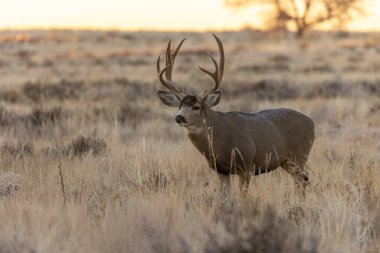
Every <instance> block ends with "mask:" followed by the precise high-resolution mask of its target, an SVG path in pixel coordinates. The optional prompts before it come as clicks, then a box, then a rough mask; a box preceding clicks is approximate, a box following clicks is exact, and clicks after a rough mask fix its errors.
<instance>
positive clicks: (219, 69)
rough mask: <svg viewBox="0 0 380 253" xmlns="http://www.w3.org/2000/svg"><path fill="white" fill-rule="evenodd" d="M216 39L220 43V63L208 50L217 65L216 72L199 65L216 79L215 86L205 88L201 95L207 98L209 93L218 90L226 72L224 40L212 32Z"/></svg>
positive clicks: (215, 65)
mask: <svg viewBox="0 0 380 253" xmlns="http://www.w3.org/2000/svg"><path fill="white" fill-rule="evenodd" d="M212 35H213V36H214V38H215V40H216V43H217V44H218V48H219V55H220V57H219V65H218V63H217V62H216V60H215V59H214V57H213V56H212V55H211V53H209V52H207V53H208V55H209V56H210V58H211V60H212V62H213V63H214V67H215V72H214V73H212V72H210V71H208V70H206V69H204V68H202V67H199V68H200V69H201V70H202V71H203V72H205V73H206V74H208V75H209V76H211V77H212V79H213V80H214V82H215V84H214V86H213V87H212V88H211V89H209V90H205V91H204V92H203V93H202V94H201V95H200V96H201V97H202V98H203V99H205V98H206V97H207V95H208V94H210V93H212V92H214V91H216V90H217V89H218V88H219V85H220V83H221V82H222V78H223V72H224V49H223V44H222V42H221V41H220V39H219V38H218V37H217V36H216V35H215V34H212Z"/></svg>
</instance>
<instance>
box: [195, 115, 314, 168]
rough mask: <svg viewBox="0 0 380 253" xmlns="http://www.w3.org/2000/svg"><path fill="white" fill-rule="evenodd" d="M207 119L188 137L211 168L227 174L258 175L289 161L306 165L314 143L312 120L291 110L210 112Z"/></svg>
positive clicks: (206, 116)
mask: <svg viewBox="0 0 380 253" xmlns="http://www.w3.org/2000/svg"><path fill="white" fill-rule="evenodd" d="M204 119H205V122H204V126H202V127H201V128H200V129H198V130H197V131H194V130H190V131H188V137H189V139H190V140H191V142H192V143H193V144H194V146H195V147H196V148H197V149H198V150H199V152H200V153H202V154H203V155H204V156H205V158H206V159H207V161H208V162H209V165H210V166H211V167H216V168H215V169H216V170H217V172H218V173H221V174H224V175H229V174H240V173H245V172H249V173H250V174H254V175H259V174H261V173H265V172H269V171H272V170H274V169H276V168H278V167H279V166H280V165H281V164H283V163H285V162H286V161H288V160H289V161H293V162H295V161H297V163H298V164H299V165H302V166H303V165H304V164H305V163H306V160H307V157H308V154H309V152H310V149H311V146H312V144H313V140H314V123H313V121H312V120H311V119H310V118H309V117H307V116H305V115H303V114H301V113H299V112H297V111H294V110H291V109H285V108H281V109H270V110H264V111H261V112H255V113H244V112H226V113H223V112H217V111H213V110H212V109H209V110H207V111H206V113H205V117H204ZM210 137H211V138H210ZM210 141H211V143H212V145H209V144H210ZM214 159H215V161H214ZM231 163H232V164H231ZM213 165H214V166H213Z"/></svg>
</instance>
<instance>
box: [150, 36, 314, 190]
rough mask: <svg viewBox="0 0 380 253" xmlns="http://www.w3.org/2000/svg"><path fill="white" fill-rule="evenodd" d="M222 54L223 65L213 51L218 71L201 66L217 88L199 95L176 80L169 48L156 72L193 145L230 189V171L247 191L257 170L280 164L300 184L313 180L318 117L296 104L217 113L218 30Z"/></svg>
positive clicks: (164, 98)
mask: <svg viewBox="0 0 380 253" xmlns="http://www.w3.org/2000/svg"><path fill="white" fill-rule="evenodd" d="M214 37H215V39H216V41H217V43H218V47H219V53H220V62H219V64H218V63H217V62H216V60H215V59H214V58H213V57H212V55H211V54H210V57H211V59H212V61H213V63H214V66H215V72H213V73H212V72H210V71H208V70H205V69H203V68H200V69H201V70H202V71H203V72H205V73H206V74H208V75H209V76H210V77H212V79H213V80H214V82H215V85H214V87H213V88H212V89H209V90H205V91H204V92H203V93H201V94H200V95H186V94H185V93H184V92H182V91H181V90H180V89H179V88H178V87H177V86H176V85H175V84H174V83H173V82H172V80H171V78H172V77H171V75H172V71H173V66H174V59H175V57H176V55H177V53H178V51H179V49H180V47H181V45H182V43H183V41H184V40H182V41H181V43H180V44H179V46H178V47H177V49H176V50H175V52H174V53H173V54H172V53H171V52H170V42H169V44H168V48H167V51H166V67H165V68H164V69H163V70H160V57H159V58H158V61H157V72H158V76H159V79H160V81H161V83H162V84H163V85H164V86H165V87H167V88H168V89H169V90H170V92H167V91H163V90H160V91H158V92H157V94H158V96H159V98H160V99H161V101H162V102H163V103H164V104H166V105H168V106H171V107H178V108H179V112H178V113H177V115H176V117H175V121H176V122H177V123H178V125H180V126H183V127H185V128H186V130H187V132H188V137H189V139H190V140H191V142H192V143H193V144H194V146H195V147H196V148H197V149H198V150H199V151H200V153H201V154H203V155H204V156H205V158H206V159H207V161H208V163H209V166H210V167H211V168H213V169H214V170H216V171H217V172H218V173H219V175H220V176H219V177H220V179H221V180H222V184H221V185H222V188H225V187H224V185H227V187H226V188H228V184H229V180H228V176H229V175H230V174H238V175H239V177H240V189H241V191H242V192H243V194H244V195H245V193H246V191H247V189H248V185H249V181H250V178H251V176H252V175H259V174H261V173H265V172H269V171H272V170H274V169H276V168H278V167H279V166H281V167H282V168H283V169H284V170H285V171H287V172H288V173H289V174H290V175H291V176H292V177H293V179H294V181H295V183H296V185H297V186H302V188H304V187H305V186H306V185H307V184H308V180H309V179H308V173H307V172H306V171H305V169H304V167H305V163H306V161H307V158H308V155H309V153H310V150H311V147H312V145H313V141H314V122H313V121H312V120H311V119H310V118H309V117H307V116H305V115H303V114H302V113H300V112H297V111H294V110H292V109H286V108H280V109H269V110H264V111H260V112H254V113H246V112H225V113H224V112H218V111H214V110H213V109H212V107H213V106H215V105H217V104H218V103H219V101H220V97H221V93H220V91H218V88H219V85H220V83H221V81H222V77H223V71H224V50H223V45H222V42H221V41H220V39H219V38H218V37H216V36H215V35H214ZM164 74H165V77H166V79H165V78H164V77H163V75H164Z"/></svg>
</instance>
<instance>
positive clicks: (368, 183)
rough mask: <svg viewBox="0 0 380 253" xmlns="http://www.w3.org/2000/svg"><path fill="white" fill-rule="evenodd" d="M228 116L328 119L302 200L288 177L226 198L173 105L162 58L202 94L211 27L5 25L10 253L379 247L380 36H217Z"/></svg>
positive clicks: (256, 183) (2, 144)
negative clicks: (173, 56)
mask: <svg viewBox="0 0 380 253" xmlns="http://www.w3.org/2000/svg"><path fill="white" fill-rule="evenodd" d="M217 35H218V36H219V37H220V38H221V40H222V41H223V43H224V46H225V53H226V63H225V72H224V78H223V82H222V84H221V87H220V88H221V91H222V99H221V102H220V104H219V105H218V106H217V107H216V108H215V109H216V110H221V111H232V110H235V111H236V110H241V111H258V110H262V109H267V108H276V107H289V108H292V109H296V110H298V111H301V112H302V113H304V114H306V115H308V116H310V117H311V118H312V119H313V120H314V121H315V123H316V139H315V143H314V146H313V148H312V151H311V154H310V157H309V161H308V166H309V173H310V180H311V184H310V186H309V187H308V189H307V191H306V198H305V199H304V198H302V197H300V196H299V195H297V194H296V193H295V191H294V185H293V181H292V179H291V177H290V176H289V175H288V174H286V172H284V171H282V170H281V169H279V170H276V171H274V172H272V173H268V174H264V175H260V176H257V177H254V178H253V179H252V181H251V185H250V188H249V191H248V196H247V197H246V198H245V199H242V198H241V197H240V195H239V191H238V184H237V178H236V177H232V183H233V189H232V194H231V196H230V197H229V198H227V199H226V198H220V196H219V192H218V189H219V185H218V184H219V181H218V177H217V175H216V174H215V172H214V171H212V170H211V169H209V168H208V166H207V162H206V160H205V159H204V158H203V157H202V156H201V155H200V154H199V153H198V151H197V150H196V149H195V148H194V147H193V146H192V144H191V142H190V141H189V140H188V138H187V137H186V134H185V132H184V129H183V128H181V127H178V126H177V125H176V124H175V122H174V117H175V114H176V109H173V108H169V107H166V106H165V105H163V104H162V103H161V102H160V101H159V99H158V97H157V95H156V91H157V90H158V89H161V88H162V87H161V86H160V84H159V81H158V78H157V73H156V65H155V64H156V59H157V56H158V55H159V54H160V53H161V54H163V53H164V50H165V47H166V44H167V42H168V41H169V40H170V39H172V40H173V44H177V43H178V42H179V41H180V39H181V38H183V37H186V38H188V40H187V41H186V42H185V44H184V45H183V48H182V50H181V52H180V54H179V55H178V57H177V62H176V68H175V70H174V73H173V80H175V81H176V83H178V84H179V85H180V86H181V87H183V88H184V89H185V90H186V92H188V93H190V94H196V93H198V92H201V91H203V89H204V88H205V87H209V86H210V85H211V84H212V82H211V79H210V78H208V77H207V76H206V75H205V74H203V73H202V72H201V71H200V70H199V69H198V65H201V66H204V67H206V68H210V67H212V63H211V62H210V60H209V58H208V56H207V54H206V53H205V52H206V51H207V50H208V51H210V52H212V53H214V54H215V55H216V56H217V45H216V43H215V41H214V39H213V37H212V36H211V34H209V33H155V32H135V33H131V32H118V31H2V32H0V45H1V47H0V130H1V131H0V252H349V253H350V252H379V251H380V247H379V246H380V245H379V243H378V241H379V240H380V237H379V235H380V215H379V213H380V205H379V204H380V202H379V197H380V170H379V167H380V144H379V143H380V142H379V140H380V99H379V98H380V47H379V45H380V34H375V33H368V34H358V33H356V34H348V33H342V32H340V33H338V32H336V33H332V32H331V33H327V32H313V33H310V34H308V36H307V38H305V39H303V40H301V41H298V40H295V39H294V37H293V36H292V35H286V34H285V35H284V34H269V33H264V32H258V31H241V32H225V33H218V34H217Z"/></svg>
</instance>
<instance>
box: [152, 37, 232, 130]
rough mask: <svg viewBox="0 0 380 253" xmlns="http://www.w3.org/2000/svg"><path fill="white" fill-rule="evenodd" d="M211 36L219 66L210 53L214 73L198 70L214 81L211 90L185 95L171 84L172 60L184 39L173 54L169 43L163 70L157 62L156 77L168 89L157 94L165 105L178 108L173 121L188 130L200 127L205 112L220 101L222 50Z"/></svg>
mask: <svg viewBox="0 0 380 253" xmlns="http://www.w3.org/2000/svg"><path fill="white" fill-rule="evenodd" d="M213 36H214V38H215V40H216V42H217V44H218V47H219V54H220V59H219V65H218V63H217V62H216V60H215V59H214V57H213V56H212V55H211V53H209V52H208V54H209V56H210V58H211V60H212V62H213V63H214V66H215V71H214V72H210V71H208V70H206V69H204V68H202V67H199V68H200V70H201V71H203V72H204V73H206V74H207V75H209V76H210V77H211V78H212V79H213V80H214V85H213V87H212V88H211V89H206V90H205V91H204V92H202V93H201V94H199V95H187V94H185V93H184V92H183V91H182V90H181V89H179V88H178V87H177V85H175V84H174V83H173V82H172V72H173V66H174V60H175V57H176V56H177V54H178V51H179V49H180V48H181V46H182V44H183V42H184V41H185V39H183V40H182V41H181V42H180V43H179V45H178V47H177V48H176V50H175V51H174V53H171V50H170V44H171V41H169V43H168V46H167V49H166V66H165V68H164V69H163V70H161V69H160V56H159V57H158V60H157V73H158V77H159V79H160V81H161V84H162V85H164V86H165V87H166V88H168V89H169V91H163V90H159V91H158V92H157V94H158V96H159V98H160V99H161V101H162V102H163V103H164V104H165V105H167V106H171V107H178V108H179V111H178V113H177V115H176V117H175V121H176V122H177V124H179V125H180V126H184V127H186V128H188V129H194V128H198V127H200V126H201V125H202V118H203V115H204V114H205V112H206V111H207V110H208V109H209V108H211V107H213V106H215V105H217V104H218V103H219V101H220V96H221V94H220V91H218V88H219V85H220V83H221V81H222V77H223V71H224V50H223V44H222V42H221V41H220V39H219V38H218V37H217V36H216V35H215V34H213ZM164 74H165V78H164Z"/></svg>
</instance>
